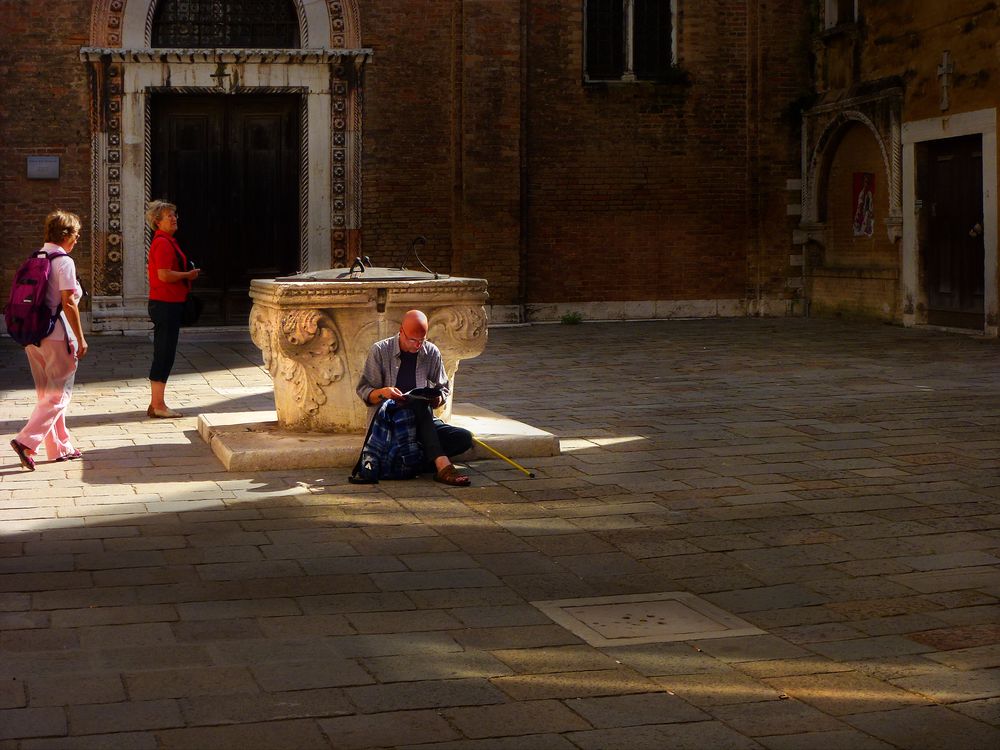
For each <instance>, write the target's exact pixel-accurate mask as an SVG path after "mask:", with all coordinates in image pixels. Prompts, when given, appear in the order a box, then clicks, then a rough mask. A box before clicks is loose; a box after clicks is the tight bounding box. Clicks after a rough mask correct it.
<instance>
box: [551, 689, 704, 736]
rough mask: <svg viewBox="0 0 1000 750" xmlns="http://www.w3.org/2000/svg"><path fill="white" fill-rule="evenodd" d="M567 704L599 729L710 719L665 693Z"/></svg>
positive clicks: (586, 700)
mask: <svg viewBox="0 0 1000 750" xmlns="http://www.w3.org/2000/svg"><path fill="white" fill-rule="evenodd" d="M565 703H566V705H567V706H568V707H569V708H571V709H572V710H573V711H575V712H576V713H578V714H580V716H582V717H583V718H585V719H586V720H587V721H588V722H590V723H591V724H592V725H593V726H594V727H596V728H598V729H604V728H609V727H628V726H636V725H639V724H668V723H671V722H691V721H706V720H708V719H710V718H711V717H710V716H709V715H708V714H706V713H705V712H704V711H701V710H699V709H697V708H695V707H694V706H692V705H691V704H690V703H687V702H685V701H683V700H682V699H680V698H678V697H677V696H675V695H670V694H668V693H663V692H660V693H646V694H642V695H614V696H608V697H602V698H572V699H569V700H567V701H565Z"/></svg>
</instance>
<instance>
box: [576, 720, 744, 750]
mask: <svg viewBox="0 0 1000 750" xmlns="http://www.w3.org/2000/svg"><path fill="white" fill-rule="evenodd" d="M567 737H568V738H569V739H570V741H571V742H573V744H575V745H576V746H577V747H579V748H581V750H663V748H668V747H669V748H670V749H671V750H704V748H708V747H710V748H713V750H758V749H759V748H760V745H758V744H757V743H756V742H754V741H753V740H751V739H750V738H748V737H744V736H742V735H740V734H737V733H736V732H735V731H733V730H732V729H729V728H728V727H726V726H725V725H723V724H720V723H719V722H716V721H703V722H697V723H694V724H650V725H645V726H638V727H623V728H617V729H594V730H591V731H589V732H572V733H570V734H568V735H567Z"/></svg>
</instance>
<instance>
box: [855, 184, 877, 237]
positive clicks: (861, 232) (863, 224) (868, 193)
mask: <svg viewBox="0 0 1000 750" xmlns="http://www.w3.org/2000/svg"><path fill="white" fill-rule="evenodd" d="M851 205H852V206H854V236H855V237H871V236H872V235H873V234H875V175H874V174H872V173H871V172H855V173H854V202H853V203H852V204H851Z"/></svg>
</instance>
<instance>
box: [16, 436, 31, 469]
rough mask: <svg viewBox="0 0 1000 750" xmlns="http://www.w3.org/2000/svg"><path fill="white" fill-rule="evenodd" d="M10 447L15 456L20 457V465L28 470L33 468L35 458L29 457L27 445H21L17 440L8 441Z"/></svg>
mask: <svg viewBox="0 0 1000 750" xmlns="http://www.w3.org/2000/svg"><path fill="white" fill-rule="evenodd" d="M10 447H11V448H13V449H14V452H15V453H16V454H17V457H18V458H19V459H21V466H23V467H24V468H25V469H27V470H28V471H34V470H35V459H33V458H32V457H31V455H30V454H29V453H28V448H27V446H24V445H21V444H20V443H19V442H17V440H11V441H10Z"/></svg>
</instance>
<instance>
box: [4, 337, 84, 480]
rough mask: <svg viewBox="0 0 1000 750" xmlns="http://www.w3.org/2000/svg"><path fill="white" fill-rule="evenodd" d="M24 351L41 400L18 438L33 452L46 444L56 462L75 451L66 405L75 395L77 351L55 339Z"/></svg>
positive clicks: (48, 339)
mask: <svg viewBox="0 0 1000 750" xmlns="http://www.w3.org/2000/svg"><path fill="white" fill-rule="evenodd" d="M71 345H73V344H72V342H71ZM24 351H25V352H26V353H27V355H28V364H29V365H31V376H32V377H33V378H34V379H35V392H36V393H37V395H38V403H37V404H36V405H35V409H34V411H32V412H31V416H30V417H29V418H28V423H27V424H26V425H25V426H24V428H23V429H22V430H21V431H20V432H19V433H17V438H16V440H17V442H19V443H20V444H21V445H23V446H25V447H26V448H28V449H30V450H32V451H37V450H38V446H39V445H41V444H42V443H44V444H45V454H46V456H47V457H48V459H49V461H54V460H55V459H57V458H59V457H60V456H65V455H66V454H67V453H72V452H73V445H72V443H71V442H70V437H69V430H67V429H66V407H68V406H69V401H70V398H71V397H72V396H73V380H74V379H75V377H76V366H77V359H76V353H75V351H74V352H73V353H70V352H68V351H67V350H66V342H65V341H64V340H54V339H51V338H47V339H42V345H41V346H26V347H24Z"/></svg>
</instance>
